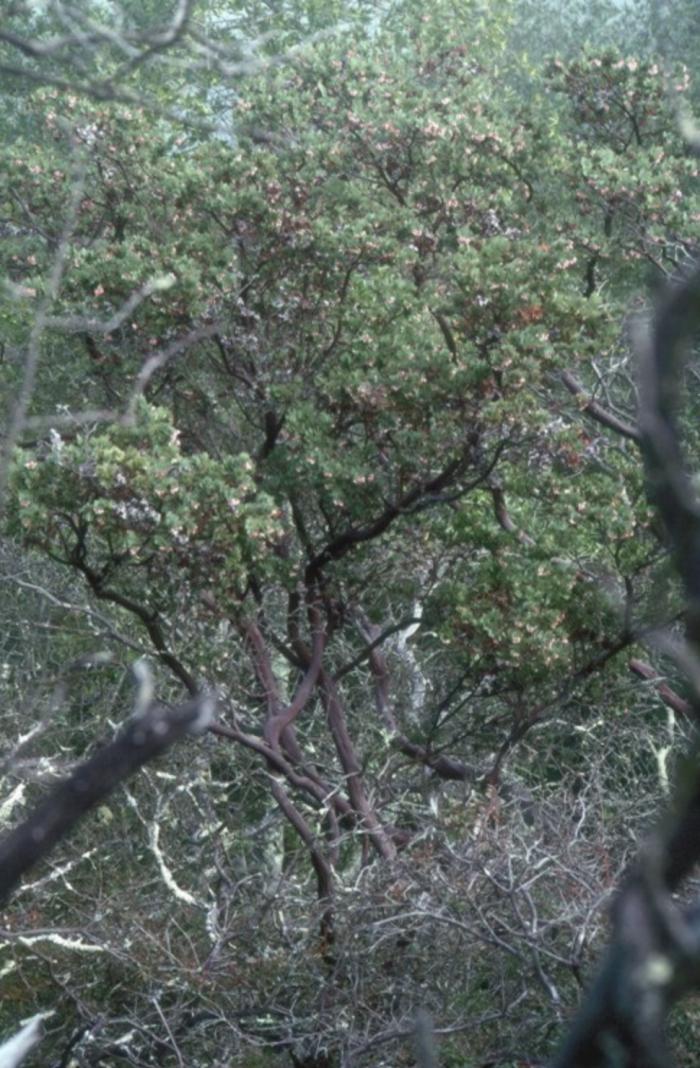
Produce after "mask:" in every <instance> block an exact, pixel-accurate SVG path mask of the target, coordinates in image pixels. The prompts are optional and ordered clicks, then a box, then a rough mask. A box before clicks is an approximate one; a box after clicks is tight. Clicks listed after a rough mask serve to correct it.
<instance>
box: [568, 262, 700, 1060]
mask: <svg viewBox="0 0 700 1068" xmlns="http://www.w3.org/2000/svg"><path fill="white" fill-rule="evenodd" d="M699 320H700V267H696V269H695V270H694V272H693V273H692V274H691V275H690V276H689V277H688V278H687V279H686V280H685V281H684V282H682V283H681V284H680V285H678V286H677V287H676V288H675V289H673V290H671V291H670V293H669V294H668V295H667V297H666V298H665V300H663V301H662V302H661V303H660V305H659V307H658V309H657V311H656V315H655V317H654V320H653V323H652V326H651V329H650V330H649V333H648V334H647V335H646V336H645V337H643V338H640V340H639V350H640V357H641V364H642V366H641V375H640V379H641V406H640V416H639V428H640V433H641V448H642V455H643V457H644V463H645V469H646V475H647V494H648V496H649V499H650V500H651V501H652V503H654V504H655V505H656V506H657V508H658V509H659V512H660V513H661V517H662V519H663V520H664V523H665V525H666V529H667V531H668V535H669V539H670V541H671V545H672V548H673V550H674V554H675V561H676V567H677V569H678V572H679V574H680V577H681V580H682V582H683V586H684V589H685V594H686V602H687V606H688V611H687V615H686V621H687V650H686V651H685V653H684V657H685V659H686V661H688V662H692V663H695V662H696V661H697V658H698V654H699V653H700V508H699V507H698V503H697V500H696V497H695V493H694V490H693V486H692V483H691V480H690V478H689V476H688V474H687V471H686V467H685V462H684V457H683V453H682V449H681V442H680V434H679V430H678V417H677V405H678V384H679V380H680V377H681V373H680V372H681V357H682V354H683V349H684V346H685V345H686V343H687V342H688V340H689V339H690V337H691V336H692V335H693V333H694V332H695V330H696V329H697V325H698V321H699ZM644 667H646V665H644ZM633 670H634V668H633ZM638 673H642V674H646V672H644V671H642V672H638ZM690 709H691V711H692V712H693V715H694V718H695V720H696V722H697V720H698V711H699V710H700V697H699V696H698V695H697V694H696V696H695V698H694V700H693V701H692V702H691V704H690ZM699 757H700V742H699V741H698V739H696V743H695V746H694V751H693V752H692V753H691V755H690V758H689V759H687V760H686V763H685V766H683V767H681V770H680V774H679V779H678V784H677V787H676V791H675V797H674V803H673V805H672V807H671V810H670V812H669V813H668V814H667V816H666V818H665V820H664V821H663V822H662V823H661V825H660V826H659V828H658V829H657V831H656V832H655V834H654V835H653V836H652V838H651V839H650V841H649V843H648V844H647V846H646V847H645V848H644V849H643V850H642V851H641V853H640V856H639V857H638V859H637V860H636V861H635V863H634V864H633V865H632V867H631V869H630V871H629V873H628V875H627V877H626V879H625V881H624V883H623V885H622V887H621V888H620V890H619V892H618V894H617V898H616V900H615V903H614V906H613V909H612V921H613V938H612V941H611V944H610V947H609V949H608V951H607V953H606V956H605V959H604V961H603V964H602V967H601V969H600V972H599V974H598V977H597V978H596V980H595V982H594V983H593V986H592V988H591V989H590V991H589V993H588V995H587V997H586V998H585V999H584V1002H583V1005H582V1007H581V1010H580V1012H579V1014H578V1017H577V1019H576V1020H575V1021H574V1024H573V1026H572V1028H571V1029H570V1031H569V1034H568V1036H567V1038H566V1040H565V1042H564V1044H563V1046H562V1048H561V1050H560V1052H559V1055H558V1056H557V1057H556V1058H555V1060H554V1062H553V1064H554V1068H593V1066H594V1065H595V1066H601V1068H613V1066H614V1068H668V1065H669V1064H670V1063H671V1057H670V1051H669V1049H668V1045H667V1040H666V1032H665V1024H666V1018H667V1015H668V1011H669V1009H670V1007H671V1005H672V1004H673V1002H674V1001H675V1000H677V999H678V998H679V997H680V996H681V995H683V994H685V993H687V992H689V991H691V990H693V989H697V988H698V987H699V986H700V939H699V938H698V936H697V930H696V927H697V924H696V923H691V922H689V920H690V918H691V916H690V914H689V913H687V912H686V913H684V912H683V910H682V909H681V908H680V907H679V905H678V904H677V902H676V900H675V899H674V896H673V895H674V894H675V892H676V891H677V890H678V889H679V887H680V885H681V883H682V882H683V881H684V879H686V878H687V876H688V875H689V874H690V873H691V872H692V870H693V869H694V868H695V866H696V864H697V863H698V860H700V772H699V771H698V761H699ZM691 913H692V916H697V914H698V905H697V903H696V904H695V905H694V906H693V908H692V909H691Z"/></svg>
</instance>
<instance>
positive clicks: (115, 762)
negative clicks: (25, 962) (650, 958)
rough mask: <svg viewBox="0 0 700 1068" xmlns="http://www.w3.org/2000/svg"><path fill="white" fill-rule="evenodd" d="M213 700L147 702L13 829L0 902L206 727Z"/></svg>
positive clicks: (3, 855)
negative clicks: (116, 796)
mask: <svg viewBox="0 0 700 1068" xmlns="http://www.w3.org/2000/svg"><path fill="white" fill-rule="evenodd" d="M212 712H213V700H212V698H210V697H208V696H200V697H197V698H195V699H194V700H193V701H188V702H186V703H185V704H182V705H178V706H177V707H175V708H167V707H166V706H165V705H161V704H152V705H151V706H150V707H149V708H148V709H147V710H146V711H145V712H144V713H143V714H142V715H139V716H136V717H134V719H132V721H131V722H130V723H129V724H128V725H127V726H126V727H125V728H124V729H123V730H122V731H121V733H120V734H118V735H117V737H116V738H115V739H114V741H113V742H110V744H109V745H106V746H105V747H104V748H103V749H100V750H99V752H97V753H96V754H95V755H94V756H93V757H91V758H90V759H89V760H87V761H85V763H83V764H80V765H78V767H77V768H76V769H75V771H74V772H73V773H72V774H71V775H70V776H69V778H67V779H65V780H64V781H63V782H61V783H59V785H58V786H56V787H55V788H54V789H53V790H51V792H50V793H49V794H48V795H47V797H46V798H45V799H44V801H42V802H41V803H40V804H39V805H38V806H37V807H36V808H35V809H34V811H33V812H32V813H31V815H30V816H28V817H27V819H26V820H24V821H23V822H22V823H20V825H19V826H18V827H15V829H14V830H13V831H11V832H10V833H9V834H8V835H6V836H5V838H3V839H2V841H0V901H1V900H4V899H5V898H6V897H7V896H8V894H9V893H10V892H11V891H12V890H13V889H14V887H15V886H16V885H17V883H18V882H19V881H20V879H21V877H22V876H23V875H24V873H25V872H26V871H28V870H29V868H31V867H32V866H33V865H34V864H36V863H37V862H38V861H39V860H41V859H42V858H43V857H45V856H47V855H48V853H50V852H51V850H52V849H53V847H54V846H55V845H56V843H57V842H59V841H60V840H61V838H64V837H65V835H67V834H69V833H70V832H71V831H72V830H73V828H74V827H75V825H76V823H77V822H78V820H79V819H81V817H82V816H84V815H85V814H86V813H87V812H89V811H90V809H91V808H94V807H95V805H98V804H99V803H100V801H102V800H103V799H104V798H105V797H107V796H108V794H110V793H111V792H112V790H114V788H115V787H116V786H118V785H119V783H121V782H123V781H124V780H125V779H127V778H128V777H129V776H130V775H133V773H134V772H135V771H138V769H139V768H140V767H143V765H144V764H147V763H148V762H149V760H153V758H154V757H157V756H158V755H159V754H160V753H162V752H164V751H165V750H166V749H167V748H168V747H169V746H171V745H172V744H173V742H176V741H177V740H178V739H179V738H182V737H183V736H184V735H186V734H188V733H194V732H197V731H198V730H199V729H200V728H201V727H203V728H206V726H207V725H208V721H209V719H210V717H211V714H212Z"/></svg>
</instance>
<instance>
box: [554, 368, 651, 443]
mask: <svg viewBox="0 0 700 1068" xmlns="http://www.w3.org/2000/svg"><path fill="white" fill-rule="evenodd" d="M561 380H562V382H563V383H564V385H565V386H566V388H567V389H568V391H569V393H571V394H573V396H574V397H578V398H580V404H581V411H583V412H586V414H587V415H590V417H591V419H595V421H596V423H600V425H601V426H605V427H607V428H608V430H614V431H615V433H616V434H621V435H622V437H623V438H629V439H630V441H636V442H637V443H639V442H640V441H641V433H640V431H639V430H638V429H637V427H635V426H632V424H631V423H627V422H625V420H624V419H620V417H619V416H617V415H614V414H613V413H612V412H609V411H608V410H607V408H604V407H603V406H602V404H599V403H598V401H596V400H593V398H592V397H589V396H588V395H587V393H586V391H585V389H584V388H583V386H582V385H581V383H580V382H579V381H578V379H577V378H575V377H574V375H572V374H571V372H570V371H562V374H561Z"/></svg>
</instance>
